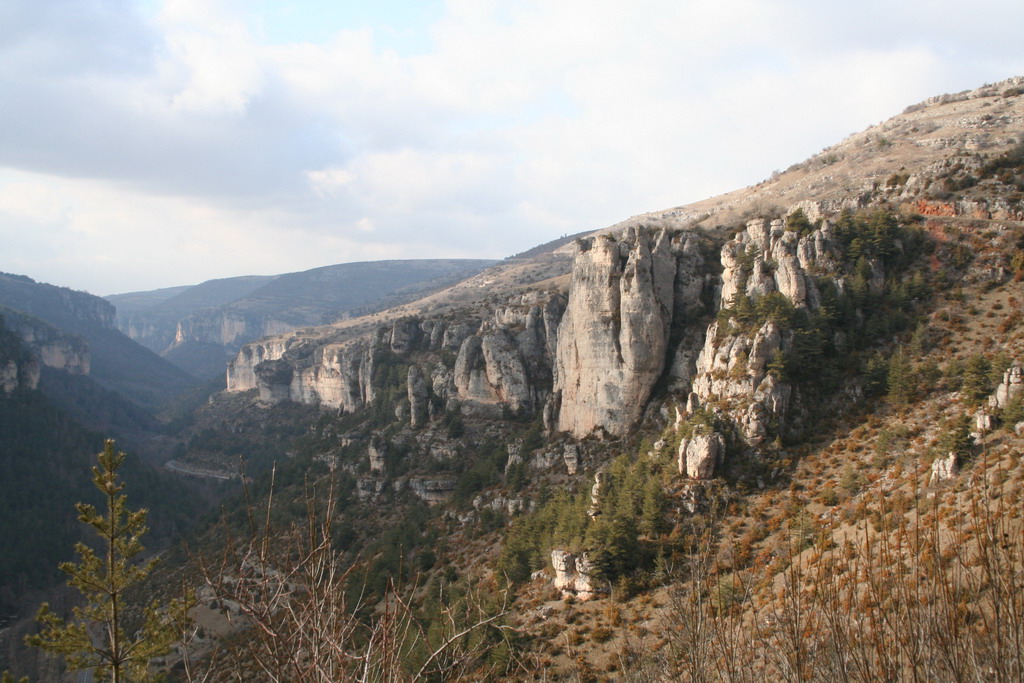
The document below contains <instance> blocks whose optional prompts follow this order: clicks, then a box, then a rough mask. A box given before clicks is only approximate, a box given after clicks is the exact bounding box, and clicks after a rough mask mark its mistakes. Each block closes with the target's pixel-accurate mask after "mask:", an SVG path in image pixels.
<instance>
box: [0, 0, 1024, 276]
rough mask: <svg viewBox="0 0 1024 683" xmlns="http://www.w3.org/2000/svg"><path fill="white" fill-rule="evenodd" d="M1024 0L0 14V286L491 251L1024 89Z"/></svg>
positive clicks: (88, 7)
mask: <svg viewBox="0 0 1024 683" xmlns="http://www.w3.org/2000/svg"><path fill="white" fill-rule="evenodd" d="M1022 26H1024V3H1021V2H1020V1H1019V0H1000V1H996V0H975V1H974V2H971V3H967V2H963V1H962V0H956V1H955V2H954V1H947V0H929V1H928V2H924V1H920V2H919V1H918V0H886V1H885V2H881V1H878V0H861V1H860V2H857V3H853V2H822V1H821V0H674V1H672V0H669V1H662V0H634V1H633V2H629V3H626V2H622V1H621V0H618V1H615V2H610V1H606V0H538V1H536V2H534V1H532V0H517V1H516V2H511V1H508V0H506V1H504V2H503V1H498V0H448V1H440V0H373V1H372V2H371V1H370V0H359V1H358V2H357V1H355V0H0V270H2V271H5V272H13V273H20V274H25V275H29V276H31V277H33V278H35V279H37V280H41V281H44V282H51V283H54V284H59V285H65V286H69V287H73V288H76V289H84V290H87V291H90V292H93V293H94V294H111V293H117V292H127V291H134V290H143V289H153V288H157V287H166V286H172V285H180V284H194V283H197V282H200V281H202V280H206V279H211V278H215V277H228V276H233V275H243V274H270V273H280V272H288V271H294V270H304V269H306V268H312V267H316V266H320V265H327V264H332V263H341V262H346V261H363V260H374V259H384V258H428V257H430V258H433V257H495V258H501V257H504V256H507V255H509V254H512V253H515V252H518V251H522V250H524V249H527V248H529V247H532V246H535V245H537V244H540V243H542V242H545V241H548V240H550V239H554V238H556V237H559V236H560V235H563V234H565V233H572V232H577V231H580V230H586V229H596V228H599V227H603V226H606V225H609V224H612V223H615V222H617V221H619V220H621V219H623V218H626V217H628V216H630V215H633V214H636V213H641V212H644V211H652V210H657V209H663V208H667V207H671V206H676V205H679V204H683V203H687V202H690V201H696V200H698V199H702V198H705V197H707V196H710V195H713V194H718V193H721V192H726V191H729V190H732V189H735V188H737V187H742V186H745V185H749V184H753V183H756V182H758V181H760V180H762V179H763V178H765V177H767V176H768V175H770V174H771V172H772V171H773V170H775V169H778V168H785V167H787V166H789V165H790V164H792V163H794V162H797V161H800V160H802V159H804V158H806V157H808V156H810V155H812V154H814V153H816V152H818V151H819V150H820V149H821V148H823V147H825V146H827V145H830V144H832V143H834V142H838V141H839V140H840V139H841V138H843V137H845V136H846V135H848V134H850V133H853V132H856V131H859V130H862V129H864V128H865V127H867V126H868V125H871V124H874V123H877V122H879V121H881V120H883V119H885V118H888V117H889V116H892V115H894V114H897V113H899V112H900V111H901V110H902V109H903V108H904V107H905V106H906V105H908V104H911V103H914V102H917V101H920V100H922V99H924V98H926V97H929V96H931V95H936V94H941V93H943V92H955V91H959V90H963V89H967V88H972V87H976V86H979V85H981V84H983V83H985V82H993V81H997V80H1002V79H1004V78H1007V77H1009V76H1013V75H1018V74H1024V48H1022V47H1021V42H1020V33H1019V32H1020V28H1021V27H1022Z"/></svg>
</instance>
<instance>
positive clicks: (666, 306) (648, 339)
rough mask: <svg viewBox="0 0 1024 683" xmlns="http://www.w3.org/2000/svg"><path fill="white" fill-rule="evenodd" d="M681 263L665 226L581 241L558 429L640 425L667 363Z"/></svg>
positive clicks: (562, 358) (561, 334)
mask: <svg viewBox="0 0 1024 683" xmlns="http://www.w3.org/2000/svg"><path fill="white" fill-rule="evenodd" d="M676 270H677V264H676V260H675V257H674V256H673V253H672V248H671V244H670V240H669V237H668V235H667V234H666V233H665V232H664V231H660V232H658V233H657V234H652V233H650V232H647V231H644V230H635V229H634V230H630V231H628V232H627V233H626V234H625V235H623V237H622V239H619V240H617V239H615V238H613V237H611V236H607V235H602V236H599V237H595V238H587V239H583V240H580V241H579V242H578V244H577V254H576V260H575V263H574V265H573V273H572V283H571V285H570V287H569V296H568V304H567V306H566V310H565V315H564V316H563V317H562V321H561V324H560V325H559V327H558V334H557V345H556V359H555V364H556V365H555V376H556V381H555V391H556V392H558V393H559V395H560V405H559V406H558V422H557V428H558V429H559V430H560V431H567V432H570V433H572V434H573V435H574V436H577V437H583V436H585V435H587V434H589V433H590V432H591V431H593V430H594V429H595V428H598V427H601V428H603V429H605V430H606V431H608V432H609V433H612V434H621V433H623V432H625V431H626V430H627V429H629V428H630V427H631V426H632V425H633V424H635V422H636V421H637V419H638V418H639V416H640V413H641V411H642V410H643V408H644V405H645V404H646V402H647V399H648V397H649V396H650V392H651V389H652V388H653V387H654V383H655V382H656V381H657V380H658V378H659V377H660V376H661V373H662V371H663V370H664V368H665V360H666V351H667V350H668V340H669V328H670V326H671V324H672V315H673V311H674V306H673V303H674V295H675V277H676Z"/></svg>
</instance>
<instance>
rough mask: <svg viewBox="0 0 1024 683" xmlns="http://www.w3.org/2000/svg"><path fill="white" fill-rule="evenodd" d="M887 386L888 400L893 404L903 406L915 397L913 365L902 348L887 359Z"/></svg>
mask: <svg viewBox="0 0 1024 683" xmlns="http://www.w3.org/2000/svg"><path fill="white" fill-rule="evenodd" d="M887 386H888V389H889V400H890V401H892V403H893V405H896V406H904V405H906V404H908V403H910V402H912V401H913V400H914V398H915V394H916V393H917V386H916V378H915V376H914V367H913V365H912V364H911V363H910V359H908V358H907V356H906V354H904V353H903V349H899V350H898V351H897V352H896V353H894V354H893V355H892V358H890V359H889V372H888V378H887Z"/></svg>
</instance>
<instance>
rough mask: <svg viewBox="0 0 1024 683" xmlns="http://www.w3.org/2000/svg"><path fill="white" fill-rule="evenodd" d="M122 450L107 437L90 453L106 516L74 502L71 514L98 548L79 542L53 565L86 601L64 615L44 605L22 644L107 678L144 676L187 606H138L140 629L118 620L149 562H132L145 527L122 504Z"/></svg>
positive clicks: (174, 635)
mask: <svg viewBox="0 0 1024 683" xmlns="http://www.w3.org/2000/svg"><path fill="white" fill-rule="evenodd" d="M124 458H125V454H124V452H115V451H114V442H113V440H110V439H108V440H107V442H106V444H105V446H104V449H103V452H102V453H98V454H97V459H98V460H99V465H98V466H96V467H93V468H92V475H93V477H92V480H93V484H95V485H96V488H98V489H99V490H100V492H101V493H102V494H103V497H104V499H105V501H106V515H101V514H99V513H98V512H97V510H96V508H95V507H93V506H92V505H87V504H85V503H78V504H76V506H75V507H76V509H77V510H78V519H79V521H81V522H82V523H84V524H88V525H89V526H91V527H92V528H93V529H94V530H95V531H96V533H98V534H99V537H100V539H101V549H100V552H99V553H97V552H96V551H95V550H93V549H92V548H90V547H89V546H87V545H85V544H84V543H78V544H76V546H75V551H76V552H77V553H78V555H79V558H80V560H79V562H78V563H74V562H65V563H63V564H61V565H60V569H61V571H63V572H65V573H66V574H67V575H68V577H69V579H68V585H70V586H72V587H73V588H76V589H77V590H78V591H79V592H80V593H81V594H82V597H83V598H84V599H85V604H84V605H82V606H80V607H75V608H74V609H73V616H72V618H71V619H70V620H65V619H63V618H62V617H60V616H59V615H58V614H56V613H54V612H53V611H52V610H51V609H50V607H49V605H47V604H46V603H43V605H42V606H41V607H40V608H39V613H38V614H37V615H36V619H38V620H39V622H40V623H41V624H42V629H41V630H40V632H39V634H38V635H32V636H28V637H27V638H26V639H25V640H26V642H27V643H28V644H29V645H31V646H33V647H38V648H41V649H43V650H46V651H48V652H53V653H58V654H61V655H64V658H65V660H66V662H67V665H68V667H69V668H70V669H73V670H78V669H95V673H96V676H97V678H98V679H108V680H110V681H113V682H114V683H120V682H121V681H131V680H146V679H147V678H148V677H149V676H148V668H149V663H150V660H151V659H153V658H154V657H158V656H160V655H163V654H166V653H167V652H168V651H169V650H170V648H171V645H172V643H174V641H175V640H177V639H178V638H179V637H180V636H181V634H182V631H183V628H182V627H183V625H184V624H185V622H186V620H187V610H188V605H187V604H186V602H185V601H184V600H173V601H171V602H170V603H169V604H168V605H166V606H163V607H162V606H161V605H159V604H158V603H157V602H156V601H154V602H153V603H152V604H150V605H149V606H148V607H147V608H146V609H145V617H144V621H143V624H142V627H141V628H140V629H138V630H137V631H135V632H134V633H133V634H131V635H129V633H128V632H127V631H126V623H125V607H126V603H125V592H126V591H127V590H128V589H130V588H131V587H132V586H135V585H137V584H139V582H141V581H142V580H143V579H145V578H146V576H148V575H149V573H150V571H152V569H153V566H154V565H155V563H156V560H150V561H149V562H146V563H142V564H140V563H137V562H135V561H134V558H135V557H136V556H138V555H139V554H140V553H141V552H142V550H143V547H142V543H141V542H140V538H141V537H142V536H143V535H144V534H145V533H146V531H147V528H146V510H138V511H135V512H133V511H131V510H128V509H127V508H126V507H125V501H126V496H124V495H123V494H122V493H121V491H122V490H123V489H124V483H123V482H121V481H119V480H118V478H117V469H118V467H120V466H121V463H122V462H124Z"/></svg>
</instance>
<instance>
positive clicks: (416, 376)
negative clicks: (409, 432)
mask: <svg viewBox="0 0 1024 683" xmlns="http://www.w3.org/2000/svg"><path fill="white" fill-rule="evenodd" d="M406 393H407V395H408V397H409V424H410V426H412V428H413V429H418V428H420V427H423V426H424V425H426V424H427V420H428V419H429V417H430V389H429V387H428V386H427V381H426V379H424V377H423V373H422V372H421V371H420V369H419V368H418V367H416V366H415V365H413V366H410V367H409V375H408V379H407V381H406Z"/></svg>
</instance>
